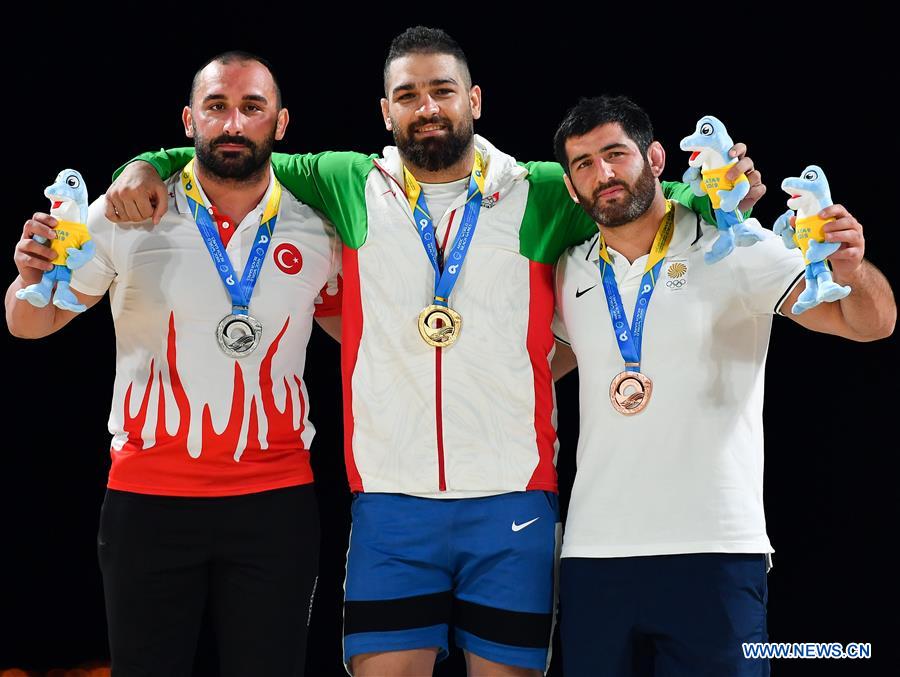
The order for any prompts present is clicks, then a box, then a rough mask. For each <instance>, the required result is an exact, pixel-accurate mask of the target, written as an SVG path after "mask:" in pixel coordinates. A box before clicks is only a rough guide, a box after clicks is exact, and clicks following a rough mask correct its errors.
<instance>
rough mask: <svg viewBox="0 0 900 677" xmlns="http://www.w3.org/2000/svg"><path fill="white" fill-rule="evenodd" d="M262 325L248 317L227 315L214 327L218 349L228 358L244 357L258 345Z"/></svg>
mask: <svg viewBox="0 0 900 677" xmlns="http://www.w3.org/2000/svg"><path fill="white" fill-rule="evenodd" d="M261 336H262V325H261V324H260V323H259V320H256V319H255V318H252V317H250V316H249V315H227V316H226V317H223V318H222V321H221V322H219V326H218V327H216V339H217V340H218V341H219V347H220V348H222V352H224V353H225V354H226V355H228V356H229V357H234V358H236V359H240V358H242V357H246V356H247V355H249V354H250V353H252V352H253V351H254V350H256V346H258V345H259V339H260V337H261Z"/></svg>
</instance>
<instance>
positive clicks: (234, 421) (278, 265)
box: [6, 52, 340, 677]
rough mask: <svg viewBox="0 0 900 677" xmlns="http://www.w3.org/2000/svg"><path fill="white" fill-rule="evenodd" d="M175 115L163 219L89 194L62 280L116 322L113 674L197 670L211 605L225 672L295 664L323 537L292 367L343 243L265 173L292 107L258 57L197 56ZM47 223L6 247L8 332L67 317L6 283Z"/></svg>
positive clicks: (293, 668)
mask: <svg viewBox="0 0 900 677" xmlns="http://www.w3.org/2000/svg"><path fill="white" fill-rule="evenodd" d="M183 121H184V128H185V133H186V134H187V136H188V137H190V138H192V139H194V142H195V146H196V149H197V158H196V160H195V161H194V162H192V163H191V164H190V165H189V166H187V167H185V169H184V171H182V172H179V174H178V175H176V176H175V177H173V179H172V180H170V181H169V182H168V184H167V185H166V193H165V194H164V196H163V199H164V200H165V202H166V204H167V206H168V211H167V213H166V214H165V216H164V217H163V218H162V219H161V221H160V222H159V224H158V225H157V226H156V227H155V228H152V229H150V228H145V227H125V226H117V225H116V224H114V223H112V222H110V221H109V220H107V219H106V218H105V217H104V209H105V208H106V207H107V203H106V200H105V199H104V198H102V197H101V198H100V199H98V200H97V201H96V202H95V203H94V204H93V205H92V206H91V209H90V215H89V218H88V228H89V230H90V232H91V234H92V237H93V241H94V242H95V243H96V247H97V254H96V256H95V258H94V259H93V260H91V261H90V262H89V263H87V264H86V265H85V266H84V267H82V268H80V269H78V270H77V271H75V272H74V274H73V276H72V281H71V286H72V289H73V290H74V291H75V293H76V295H77V296H78V298H79V300H80V301H81V302H82V303H84V304H85V305H87V306H93V305H94V304H96V303H97V302H98V301H99V300H100V299H101V298H102V296H103V294H105V293H106V292H107V291H109V294H110V303H111V306H112V313H113V321H114V324H115V328H116V349H117V353H116V380H115V386H114V392H113V403H112V411H111V413H110V419H109V429H110V432H111V433H112V434H113V440H112V449H111V452H110V453H111V457H112V466H111V469H110V473H109V483H108V491H107V495H106V498H105V500H104V503H103V508H102V512H101V517H100V531H99V537H98V552H99V559H100V565H101V569H102V573H103V583H104V591H105V597H106V609H107V616H108V620H109V639H110V647H111V654H112V672H113V674H114V675H154V676H156V675H166V676H169V675H189V674H191V670H192V665H193V657H194V653H195V649H196V642H197V637H198V631H199V629H200V624H201V619H202V618H203V615H204V608H205V607H207V605H208V606H209V608H210V610H211V617H212V619H213V623H214V626H215V634H216V636H217V638H218V643H219V647H218V648H219V656H220V663H221V674H223V675H234V676H236V677H237V676H245V675H270V676H271V677H284V676H285V675H301V674H302V673H303V669H304V661H305V650H306V635H307V625H308V618H309V611H310V606H311V603H312V595H313V591H314V589H315V580H316V574H317V570H318V546H319V525H318V513H317V506H316V500H315V494H314V491H313V487H312V484H311V483H312V481H313V477H312V471H311V469H310V465H309V451H308V449H309V445H310V443H311V441H312V438H313V434H314V428H313V427H312V425H311V424H310V423H309V422H308V420H307V416H306V412H307V411H308V410H309V406H308V403H307V400H308V398H307V394H306V389H305V386H304V385H303V382H302V381H301V376H302V374H303V368H304V362H305V355H306V346H307V343H308V340H309V336H310V331H311V325H312V319H313V313H314V305H315V304H316V303H317V302H319V301H318V300H317V299H318V297H319V295H320V291H321V290H322V288H323V287H324V286H325V285H326V283H327V282H328V281H329V279H330V278H331V277H332V276H334V275H336V271H337V266H338V265H339V258H340V251H339V249H338V247H337V246H336V243H335V240H334V237H333V229H332V228H331V227H330V225H328V224H327V223H326V222H324V221H323V220H322V219H321V218H320V217H319V216H317V215H316V214H315V213H314V212H313V211H312V210H311V209H310V208H309V207H307V206H305V205H302V204H301V203H300V202H298V201H297V200H296V199H295V198H294V197H293V196H292V195H290V194H288V193H287V192H286V191H282V189H281V185H280V184H279V183H278V181H277V180H276V179H275V177H274V174H273V172H272V169H271V163H270V154H271V150H272V144H273V142H274V141H275V140H276V139H281V138H282V137H283V136H284V133H285V129H286V127H287V124H288V111H287V109H286V108H283V107H282V105H281V95H280V92H279V89H278V85H277V83H276V81H275V78H274V76H273V74H272V72H271V70H270V68H269V67H268V65H267V64H266V63H265V62H263V61H262V60H260V59H259V58H257V57H254V56H252V55H250V54H246V53H241V52H230V53H226V54H222V55H220V56H218V57H215V58H214V59H212V60H210V61H209V62H208V63H207V64H206V65H205V66H204V67H203V68H201V69H200V70H199V71H198V72H197V75H196V76H195V78H194V83H193V87H192V90H191V100H190V105H189V106H187V107H185V109H184V113H183ZM56 225H57V224H56V221H55V219H53V218H51V217H49V216H48V215H46V214H36V215H35V216H34V218H33V219H31V220H29V221H27V222H26V224H25V227H24V230H23V234H22V239H21V241H20V242H19V243H18V245H17V247H16V254H15V262H16V265H17V267H18V270H19V276H18V278H17V279H16V280H15V281H14V282H13V284H12V285H11V286H10V288H9V291H8V293H7V296H6V318H7V323H8V325H9V329H10V331H11V332H12V333H13V334H15V335H17V336H21V337H25V338H39V337H42V336H46V335H48V334H51V333H53V332H55V331H58V330H59V329H61V328H62V327H63V326H65V325H66V324H67V323H68V322H69V321H70V320H71V319H72V318H73V317H74V316H75V314H74V313H71V312H67V311H62V310H57V309H56V308H55V307H54V306H53V305H48V306H46V307H44V308H40V309H38V308H35V307H33V306H31V305H29V304H28V303H26V302H24V301H20V300H18V299H17V298H16V296H15V292H16V291H17V290H18V289H20V288H22V287H24V286H27V285H28V284H31V283H32V282H34V281H35V279H38V278H39V277H40V275H41V273H42V271H44V270H47V269H48V267H49V266H51V265H52V264H51V263H50V261H51V259H52V258H53V256H54V254H53V253H52V250H50V249H49V247H47V246H45V245H41V244H38V243H37V241H35V240H33V239H32V236H33V235H41V236H43V237H46V238H51V239H52V238H53V237H55V233H54V227H55V226H56ZM270 258H271V259H273V260H272V261H269V260H267V259H270ZM257 280H258V281H259V285H258V286H257V285H256V281H257ZM254 290H255V291H254ZM335 310H336V309H334V308H332V309H331V311H332V312H334V311H335ZM325 314H327V311H325ZM217 344H218V345H217ZM276 384H278V385H276ZM280 384H284V387H280ZM223 393H225V394H226V395H225V397H223ZM173 431H174V432H173Z"/></svg>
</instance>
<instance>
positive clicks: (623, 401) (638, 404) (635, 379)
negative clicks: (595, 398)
mask: <svg viewBox="0 0 900 677" xmlns="http://www.w3.org/2000/svg"><path fill="white" fill-rule="evenodd" d="M652 393H653V381H651V380H650V379H649V378H647V377H646V376H644V375H643V374H642V373H640V372H638V371H623V372H622V373H621V374H618V375H617V376H616V377H615V378H614V379H613V380H612V383H610V384H609V400H610V402H612V405H613V408H614V409H615V410H616V411H618V412H619V413H620V414H624V415H625V416H631V415H632V414H640V413H641V412H642V411H644V409H645V408H646V406H647V404H648V403H649V402H650V395H651V394H652Z"/></svg>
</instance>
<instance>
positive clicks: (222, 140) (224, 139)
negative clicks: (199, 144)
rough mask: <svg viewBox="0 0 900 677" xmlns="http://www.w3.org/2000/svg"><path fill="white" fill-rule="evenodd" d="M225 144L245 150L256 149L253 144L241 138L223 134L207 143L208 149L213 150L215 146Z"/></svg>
mask: <svg viewBox="0 0 900 677" xmlns="http://www.w3.org/2000/svg"><path fill="white" fill-rule="evenodd" d="M225 144H228V145H230V146H246V147H247V148H251V149H252V148H256V144H255V143H253V142H252V141H251V140H250V139H248V138H246V137H243V136H228V135H227V134H223V135H222V136H217V137H216V138H214V139H213V140H212V141H210V142H209V146H210V148H215V147H216V146H222V145H225Z"/></svg>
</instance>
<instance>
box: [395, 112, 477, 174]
mask: <svg viewBox="0 0 900 677" xmlns="http://www.w3.org/2000/svg"><path fill="white" fill-rule="evenodd" d="M431 124H442V125H445V126H446V127H447V132H448V133H447V135H446V136H444V137H433V138H426V139H422V140H421V141H416V140H415V136H414V135H415V131H416V129H418V128H419V127H423V126H425V125H431ZM393 127H394V143H396V144H397V149H398V150H399V151H400V154H401V155H402V156H403V158H404V159H405V160H407V161H408V162H410V163H411V164H413V165H415V166H416V167H419V168H421V169H424V170H426V171H429V172H437V171H440V170H442V169H447V168H448V167H452V166H453V165H455V164H456V163H457V162H459V161H460V160H461V159H462V157H463V155H465V153H466V151H467V150H468V149H469V147H470V146H471V145H472V140H473V137H474V127H473V125H472V120H471V119H468V120H464V121H463V122H462V123H461V124H460V126H459V129H457V128H456V127H454V126H453V125H452V124H451V123H450V121H449V120H446V119H444V118H438V117H434V118H432V119H431V120H428V121H427V122H419V123H416V124H415V125H410V126H409V128H408V129H407V131H406V132H401V131H400V129H399V126H398V125H394V126H393Z"/></svg>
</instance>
